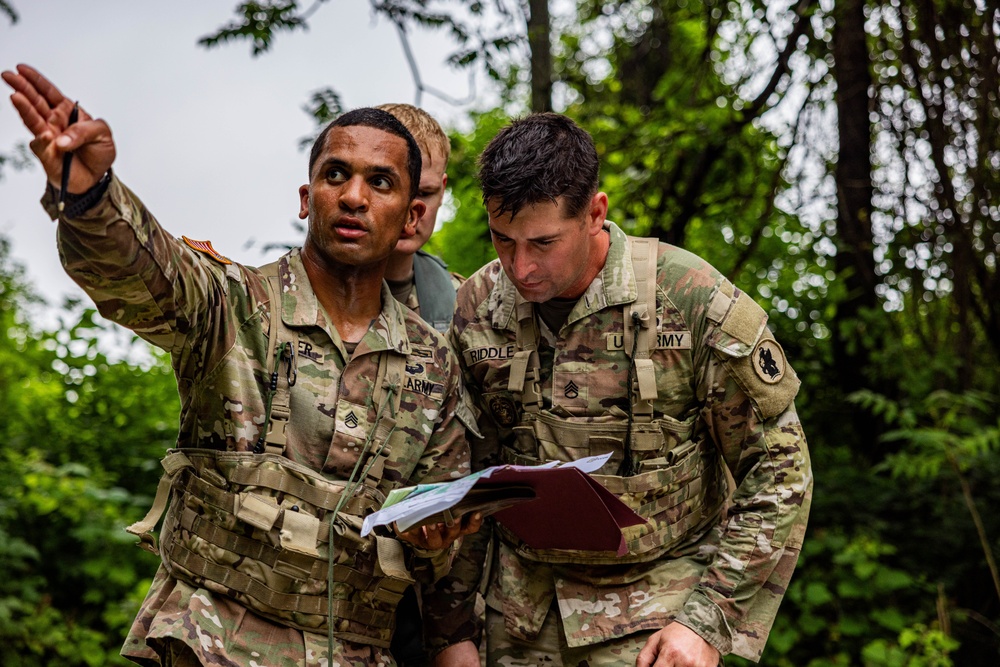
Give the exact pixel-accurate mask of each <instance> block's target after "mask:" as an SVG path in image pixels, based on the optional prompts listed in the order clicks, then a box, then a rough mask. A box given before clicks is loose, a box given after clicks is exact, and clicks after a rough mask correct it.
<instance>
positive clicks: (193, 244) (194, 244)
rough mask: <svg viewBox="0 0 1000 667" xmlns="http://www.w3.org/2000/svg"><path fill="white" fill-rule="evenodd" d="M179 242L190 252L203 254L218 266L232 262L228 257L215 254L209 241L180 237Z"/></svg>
mask: <svg viewBox="0 0 1000 667" xmlns="http://www.w3.org/2000/svg"><path fill="white" fill-rule="evenodd" d="M181 240H183V241H184V243H186V244H187V245H188V247H189V248H191V249H192V250H197V251H198V252H202V253H205V254H206V255H208V256H209V257H211V258H212V259H214V260H215V261H216V262H218V263H219V264H232V263H233V260H231V259H229V258H228V257H224V256H223V255H220V254H219V253H218V252H216V250H215V248H213V247H212V242H211V241H195V240H194V239H189V238H188V237H186V236H181Z"/></svg>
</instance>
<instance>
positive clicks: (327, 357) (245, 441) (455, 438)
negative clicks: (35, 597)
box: [42, 178, 474, 664]
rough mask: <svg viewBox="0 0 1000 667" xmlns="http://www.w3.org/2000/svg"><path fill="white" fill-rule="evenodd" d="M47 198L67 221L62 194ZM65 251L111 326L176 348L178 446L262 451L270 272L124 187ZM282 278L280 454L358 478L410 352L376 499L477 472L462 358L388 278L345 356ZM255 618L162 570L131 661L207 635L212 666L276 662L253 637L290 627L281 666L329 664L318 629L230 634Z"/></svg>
mask: <svg viewBox="0 0 1000 667" xmlns="http://www.w3.org/2000/svg"><path fill="white" fill-rule="evenodd" d="M42 201H43V205H44V206H45V208H46V210H47V211H48V212H49V215H50V216H51V217H52V218H53V219H56V218H57V212H56V209H55V206H54V201H53V198H52V194H51V189H50V192H49V193H47V194H46V196H45V197H44V198H43V200H42ZM194 245H195V246H198V244H194ZM58 247H59V253H60V257H61V260H62V263H63V265H64V267H65V268H66V271H67V272H68V273H69V275H70V276H71V277H72V278H73V279H74V280H75V281H76V282H77V283H78V284H79V285H80V286H81V287H82V288H83V289H84V290H85V291H86V292H87V293H88V294H89V295H90V297H91V298H92V299H93V300H94V302H95V303H96V305H97V307H98V310H99V311H100V312H101V314H102V315H104V316H105V317H106V318H108V319H110V320H112V321H114V322H117V323H118V324H121V325H123V326H125V327H127V328H129V329H131V330H133V331H135V332H136V333H137V334H138V335H139V336H140V337H142V338H143V339H145V340H147V341H148V342H150V343H152V344H153V345H156V346H157V347H160V348H163V349H164V350H166V351H168V352H169V353H170V356H171V360H172V364H173V368H174V372H175V374H176V377H177V383H178V391H179V393H180V399H181V412H180V430H179V433H178V437H177V446H178V447H203V448H212V449H220V450H230V451H233V450H235V451H247V450H250V449H252V447H253V445H254V443H255V442H256V440H257V438H258V436H259V434H260V429H261V427H262V424H263V423H264V421H265V417H266V414H265V399H264V396H265V386H266V384H265V375H266V370H265V369H266V365H267V355H268V354H272V353H273V350H272V347H271V346H270V345H269V343H268V340H267V334H268V318H270V317H271V316H272V309H271V306H270V304H269V297H268V289H267V286H266V280H265V279H263V278H262V277H261V272H260V270H259V269H256V268H252V267H247V266H242V265H239V264H235V263H231V262H229V261H228V260H226V259H225V258H224V257H221V256H219V255H217V254H215V253H214V252H206V251H205V250H207V249H206V248H205V247H204V246H200V247H201V249H196V248H195V247H192V246H190V245H189V244H188V243H186V242H182V241H180V240H177V239H175V238H173V237H172V236H170V234H168V233H167V232H166V231H165V230H164V229H163V228H162V227H161V226H160V225H159V224H158V223H157V222H156V220H155V219H154V218H153V216H152V215H151V214H150V213H149V211H148V210H147V209H146V208H145V206H143V204H142V203H141V202H140V201H139V199H138V198H137V197H136V196H135V195H134V194H132V193H131V192H130V191H129V190H128V189H127V188H126V187H124V186H123V185H122V184H121V182H120V181H118V180H117V178H113V179H112V181H111V184H110V186H109V189H108V192H107V194H106V195H105V196H104V198H103V199H102V200H101V201H100V202H99V203H98V204H97V205H95V206H94V207H93V208H92V209H91V210H90V211H88V212H87V213H86V214H84V215H83V216H82V217H80V218H78V219H73V220H66V219H60V220H59V227H58ZM277 268H278V275H279V277H280V283H281V287H282V293H281V303H280V308H279V309H278V311H277V313H280V316H281V317H282V320H283V322H284V324H285V325H286V326H287V327H288V328H289V329H291V330H294V331H295V332H296V333H297V334H298V350H297V355H296V366H297V373H298V376H297V381H296V382H295V384H294V386H293V387H292V388H291V395H290V401H291V419H290V421H289V424H288V428H287V431H286V434H287V437H288V446H287V448H286V452H285V455H286V456H287V457H288V458H290V459H292V460H293V461H295V462H297V463H300V464H302V465H305V466H308V467H310V468H312V469H314V470H317V471H320V472H322V473H323V474H324V475H326V476H328V477H330V478H331V479H347V478H348V477H349V476H350V474H351V472H352V470H353V468H354V466H355V463H356V461H357V457H358V455H359V453H360V445H361V443H363V442H364V440H365V438H366V436H367V431H368V429H370V428H371V426H372V424H373V423H374V422H375V414H374V412H375V406H373V405H372V400H371V398H370V395H371V393H372V388H373V385H374V379H375V373H376V367H377V363H376V360H377V358H378V356H379V355H378V354H376V353H377V352H380V351H383V350H389V351H391V353H392V354H399V355H405V358H406V364H405V368H406V371H405V380H404V387H403V392H402V400H401V403H400V410H399V413H398V414H397V418H396V432H397V433H396V435H394V437H393V439H392V443H393V444H394V445H396V446H394V447H393V448H392V451H391V454H390V455H389V458H388V459H387V461H386V463H385V468H384V473H383V476H382V480H381V482H380V483H379V485H378V488H379V489H380V490H381V491H383V492H386V491H388V490H389V489H391V488H394V487H397V486H402V485H410V484H415V483H418V482H434V481H444V480H448V479H453V478H457V477H461V476H463V475H465V474H467V473H468V471H469V450H468V444H467V441H466V426H465V424H464V423H463V420H464V421H465V423H472V424H473V425H474V419H473V417H472V416H471V411H470V406H469V403H468V399H467V397H466V394H465V392H464V388H463V384H462V381H461V377H460V373H459V367H458V363H457V360H456V359H455V356H454V354H453V353H452V352H451V350H450V349H449V348H448V346H447V343H446V342H445V340H444V338H443V336H441V335H440V334H439V333H438V332H436V331H434V330H433V329H432V328H431V327H430V326H428V325H427V324H426V323H425V322H423V321H422V320H421V319H420V318H418V317H417V316H416V315H414V314H413V313H411V312H410V311H408V310H406V309H405V308H403V307H401V306H400V304H399V303H397V302H396V301H395V300H394V299H393V298H392V297H391V295H390V293H389V290H388V287H387V286H386V285H385V284H384V283H383V286H382V303H383V306H382V312H381V314H380V315H379V317H378V318H377V319H376V320H375V321H374V322H373V323H372V326H371V328H370V329H369V331H368V332H367V333H366V334H365V336H364V338H363V339H362V340H361V342H360V343H359V344H358V346H357V349H356V350H355V352H354V354H353V355H348V354H347V351H346V349H345V347H344V344H343V342H342V341H341V339H340V337H339V335H338V333H337V331H336V329H335V327H334V326H333V325H332V324H331V323H330V321H329V319H328V317H327V316H326V314H325V313H324V310H323V308H322V307H321V306H320V304H319V302H318V300H317V298H316V295H315V293H314V291H313V289H312V287H311V285H310V282H309V278H308V277H307V275H306V272H305V268H304V266H303V264H302V259H301V257H300V255H299V251H298V250H297V249H296V250H293V251H291V252H289V253H288V254H287V255H285V256H284V257H282V258H281V259H280V260H279V262H278V267H277ZM344 380H350V381H349V382H346V383H345V382H344ZM397 443H398V444H397ZM414 551H415V550H414ZM429 555H430V554H416V553H411V554H410V556H409V559H410V561H411V565H412V566H413V567H414V571H415V574H418V575H419V570H421V568H423V570H424V573H425V578H426V576H427V575H426V573H427V571H429V570H430V569H431V563H430V561H428V560H427V558H426V557H427V556H429ZM195 607H197V610H196V609H195ZM206 608H207V609H208V610H210V613H209V612H206ZM244 616H247V617H249V616H253V615H252V614H245V610H243V609H241V608H239V606H238V605H234V604H233V603H232V601H228V600H223V599H221V598H218V596H214V595H213V594H212V593H210V592H208V591H206V590H203V589H197V590H195V589H192V588H191V587H190V586H186V585H184V584H182V583H181V582H176V581H173V580H169V577H168V576H167V575H166V574H165V572H164V570H163V568H162V567H161V568H160V571H159V572H158V573H157V577H156V580H155V581H154V584H153V587H152V589H151V591H150V593H149V595H148V596H147V599H146V601H145V602H144V603H143V606H142V608H141V610H140V612H139V615H138V617H137V618H136V622H135V624H134V625H133V628H132V631H131V633H130V636H129V638H128V640H127V642H126V645H125V648H124V649H123V654H125V655H126V656H128V657H133V658H138V659H145V660H150V659H153V656H152V653H151V651H150V649H149V648H147V646H146V641H145V640H146V639H147V638H151V639H153V638H154V636H155V637H157V638H158V637H165V636H166V637H169V636H174V637H189V636H194V634H197V635H198V636H201V637H203V638H204V637H213V638H215V639H213V640H212V641H207V640H206V641H199V640H193V641H194V644H195V645H197V647H199V648H198V650H199V651H202V652H203V653H200V654H199V655H200V657H202V658H203V662H204V663H205V664H209V663H210V662H216V661H218V660H219V659H220V658H228V659H230V660H234V661H236V662H237V663H242V664H248V663H247V661H246V660H243V659H242V658H241V656H243V657H246V656H249V655H251V653H255V654H256V655H258V656H261V655H263V656H266V655H268V653H269V652H270V651H271V649H268V648H267V647H262V646H258V645H249V646H248V645H246V644H245V642H243V640H242V637H252V636H257V637H265V638H266V637H268V636H269V635H275V636H276V635H277V634H280V633H287V632H288V631H289V630H291V633H292V637H293V638H292V643H293V644H294V645H297V646H298V649H297V652H298V653H297V655H282V656H275V659H276V660H277V659H278V658H279V657H280V658H281V659H289V660H291V662H292V664H318V663H317V660H319V658H320V656H321V655H323V654H325V650H326V638H325V637H308V636H307V637H306V638H305V646H306V647H307V648H308V647H309V646H310V645H311V642H314V641H315V642H316V644H315V646H316V652H315V654H314V655H312V657H311V658H307V656H305V655H303V653H302V651H303V645H304V644H303V637H302V635H303V634H306V635H309V634H310V633H301V632H298V631H296V630H294V629H289V628H279V627H273V626H274V624H272V623H270V622H267V621H265V620H264V619H261V618H254V620H253V623H254V624H255V625H254V626H253V627H254V630H253V632H252V633H251V634H246V633H244V634H243V635H242V637H241V639H240V641H233V640H234V635H235V633H234V632H233V628H234V627H235V626H236V625H240V624H244V625H245V624H246V623H248V622H249V621H248V620H247V619H246V618H244ZM185 626H187V627H186V628H185ZM192 626H193V627H192ZM195 628H196V629H195ZM295 633H298V634H297V635H296V634H295ZM295 636H297V637H298V639H295V638H294V637H295ZM307 652H308V650H307ZM212 656H214V657H212ZM258 660H259V661H261V662H262V663H268V660H266V659H265V660H260V659H259V658H258ZM224 661H225V660H223V662H224ZM302 661H305V662H302ZM268 664H276V662H271V663H268Z"/></svg>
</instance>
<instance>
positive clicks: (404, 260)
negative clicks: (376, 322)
mask: <svg viewBox="0 0 1000 667" xmlns="http://www.w3.org/2000/svg"><path fill="white" fill-rule="evenodd" d="M375 108H376V109H381V110H382V111H387V112H389V113H391V114H392V115H393V116H395V117H396V118H397V119H398V120H399V122H401V123H402V124H403V125H404V126H406V129H407V130H409V131H410V134H412V135H413V138H414V139H415V140H416V142H417V145H418V146H419V147H420V159H421V168H420V187H419V188H418V190H417V200H419V201H422V202H423V203H424V206H425V209H424V213H423V215H421V216H420V218H418V219H417V224H416V232H415V233H414V234H413V236H410V237H408V238H401V239H400V240H399V243H397V244H396V249H395V250H394V251H393V252H392V254H391V255H390V256H389V263H388V264H387V265H386V268H385V281H386V283H388V285H389V289H390V290H391V291H392V295H393V296H394V297H395V298H396V300H397V301H399V302H400V303H402V304H403V305H404V306H406V307H407V308H409V309H410V310H412V311H413V312H415V313H417V314H418V315H420V317H421V318H423V319H424V320H425V321H426V322H428V323H429V324H431V325H432V326H433V327H434V328H435V329H437V330H438V331H441V332H445V331H447V330H448V326H449V325H450V324H451V316H452V314H453V313H454V312H455V293H456V291H457V290H458V288H459V287H460V286H461V284H462V281H463V279H462V278H461V276H459V275H458V274H455V273H451V272H449V271H448V267H447V265H446V264H445V263H444V261H442V260H441V259H440V258H438V257H435V256H434V255H431V254H429V253H427V252H424V251H423V250H422V249H421V248H422V247H423V246H424V244H426V243H427V241H428V240H429V239H430V237H431V234H433V233H434V226H435V224H436V223H437V212H438V209H439V208H440V207H441V202H442V201H443V200H444V190H445V187H446V186H447V185H448V174H447V173H446V170H447V168H448V158H449V157H450V156H451V142H450V141H449V140H448V135H446V134H445V133H444V130H442V129H441V125H440V124H438V122H437V121H436V120H434V118H433V117H432V116H431V115H430V114H429V113H427V112H426V111H424V110H423V109H420V108H418V107H415V106H412V105H410V104H380V105H378V106H377V107H375ZM417 593H418V592H417V589H416V588H412V587H411V588H409V589H407V591H406V593H404V594H403V599H402V600H400V602H399V606H398V608H397V613H396V632H395V634H393V637H392V655H393V657H394V658H396V660H397V661H398V662H399V664H400V666H401V667H424V666H425V665H427V664H428V656H427V652H426V650H425V649H424V641H423V622H422V620H421V600H420V599H419V597H418V594H417Z"/></svg>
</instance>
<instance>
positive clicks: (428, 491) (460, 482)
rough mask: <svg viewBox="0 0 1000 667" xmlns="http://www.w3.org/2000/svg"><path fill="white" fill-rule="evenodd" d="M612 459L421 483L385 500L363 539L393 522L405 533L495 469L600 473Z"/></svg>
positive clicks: (591, 458) (363, 531)
mask: <svg viewBox="0 0 1000 667" xmlns="http://www.w3.org/2000/svg"><path fill="white" fill-rule="evenodd" d="M609 458H611V453H610V452H609V453H607V454H601V455H598V456H587V457H585V458H582V459H577V460H576V461H569V462H562V461H549V462H548V463H544V464H542V465H540V466H493V467H492V468H486V469H485V470H481V471H479V472H477V473H473V474H471V475H469V476H468V477H463V478H461V479H457V480H455V481H454V482H440V483H438V484H420V485H419V486H416V487H413V488H412V490H410V491H409V492H408V494H407V495H406V497H405V498H403V499H402V500H399V501H397V502H392V499H393V494H395V495H400V494H396V493H395V492H393V493H391V494H390V497H389V498H388V499H387V500H386V504H385V505H383V507H382V509H380V510H378V511H376V512H372V513H371V514H369V515H368V516H366V517H365V520H364V523H363V524H362V527H361V537H365V536H366V535H368V533H370V532H371V531H372V530H373V529H374V528H375V527H376V526H388V525H390V524H392V523H395V524H396V527H397V528H398V529H399V530H400V531H406V530H407V529H409V528H410V527H411V526H413V525H414V524H416V523H419V522H420V521H422V520H423V519H426V518H427V517H429V516H431V515H434V514H437V513H438V512H443V511H444V510H446V509H448V508H449V507H454V506H455V505H457V504H458V503H459V501H461V500H462V498H464V497H465V496H466V494H467V493H469V491H470V490H471V489H472V487H473V486H475V485H476V482H477V481H479V479H480V478H484V479H485V478H488V477H489V476H490V475H491V474H492V473H493V471H494V470H499V469H500V468H506V467H510V468H515V469H517V468H524V469H533V468H557V467H559V468H578V469H579V470H580V471H581V472H585V473H591V472H594V471H595V470H599V469H600V468H601V466H603V465H604V464H605V463H607V461H608V459H609ZM396 491H404V489H397V490H396Z"/></svg>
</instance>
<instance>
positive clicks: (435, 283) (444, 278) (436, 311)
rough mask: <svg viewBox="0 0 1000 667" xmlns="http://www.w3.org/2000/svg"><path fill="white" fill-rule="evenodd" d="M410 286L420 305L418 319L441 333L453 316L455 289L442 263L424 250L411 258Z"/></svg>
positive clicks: (445, 329)
mask: <svg viewBox="0 0 1000 667" xmlns="http://www.w3.org/2000/svg"><path fill="white" fill-rule="evenodd" d="M413 283H414V285H415V286H416V290H417V303H419V304H420V317H421V318H423V319H424V320H425V321H426V322H429V323H430V324H431V326H433V327H434V328H435V329H437V330H438V331H440V332H442V333H444V332H445V331H447V330H448V327H449V326H451V317H452V315H453V314H454V313H455V286H454V285H453V284H452V282H451V274H449V273H448V268H447V267H446V266H445V264H444V263H443V262H442V261H441V260H440V259H438V258H437V257H435V256H434V255H429V254H427V253H426V252H424V251H423V250H418V251H417V252H416V254H415V255H413Z"/></svg>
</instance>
